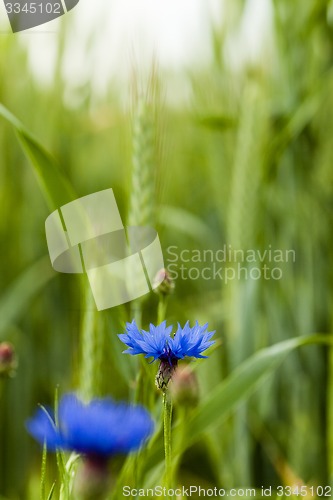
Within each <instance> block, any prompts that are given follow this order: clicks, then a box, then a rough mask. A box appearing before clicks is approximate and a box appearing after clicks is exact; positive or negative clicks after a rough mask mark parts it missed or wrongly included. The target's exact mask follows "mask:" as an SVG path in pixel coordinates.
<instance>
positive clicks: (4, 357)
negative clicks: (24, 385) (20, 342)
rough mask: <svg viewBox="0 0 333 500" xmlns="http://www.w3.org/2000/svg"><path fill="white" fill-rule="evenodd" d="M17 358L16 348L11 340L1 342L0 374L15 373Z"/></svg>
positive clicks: (4, 375)
mask: <svg viewBox="0 0 333 500" xmlns="http://www.w3.org/2000/svg"><path fill="white" fill-rule="evenodd" d="M16 367H17V359H16V355H15V349H14V346H13V345H12V344H10V343H9V342H1V343H0V376H2V377H10V376H13V375H14V373H15V369H16Z"/></svg>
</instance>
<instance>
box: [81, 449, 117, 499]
mask: <svg viewBox="0 0 333 500" xmlns="http://www.w3.org/2000/svg"><path fill="white" fill-rule="evenodd" d="M109 488H110V474H109V468H108V460H107V459H106V458H104V457H100V456H85V457H84V458H83V460H82V462H81V463H80V464H79V467H78V470H77V473H76V477H75V482H74V492H75V498H77V499H78V500H105V498H106V497H107V495H108V493H109Z"/></svg>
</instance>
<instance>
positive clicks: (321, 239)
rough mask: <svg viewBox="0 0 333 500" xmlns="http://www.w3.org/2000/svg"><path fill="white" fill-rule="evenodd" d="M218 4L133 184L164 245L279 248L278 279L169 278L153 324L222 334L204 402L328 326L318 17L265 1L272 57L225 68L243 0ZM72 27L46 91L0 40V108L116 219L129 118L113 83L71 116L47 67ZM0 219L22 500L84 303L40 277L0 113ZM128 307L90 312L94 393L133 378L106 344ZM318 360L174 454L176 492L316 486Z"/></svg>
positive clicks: (267, 386)
mask: <svg viewBox="0 0 333 500" xmlns="http://www.w3.org/2000/svg"><path fill="white" fill-rule="evenodd" d="M225 4H226V9H225V15H224V18H223V20H220V19H214V20H212V24H211V54H212V58H211V61H210V62H209V63H208V62H207V63H206V64H205V65H201V66H200V67H198V68H192V69H191V70H186V71H185V70H184V71H183V72H182V73H179V74H178V75H177V78H178V80H177V81H179V82H180V83H179V84H181V82H182V84H183V85H184V86H185V87H186V88H188V89H190V90H189V91H188V95H187V98H184V99H181V98H179V99H178V101H177V104H175V103H174V102H169V100H168V99H167V98H165V94H166V93H167V85H168V75H167V74H164V72H163V71H159V70H157V74H158V80H159V88H160V98H159V104H158V106H157V107H156V109H155V108H154V109H155V111H154V113H156V114H154V116H153V125H151V126H153V127H155V131H157V135H158V138H159V147H158V154H156V156H155V157H154V162H153V166H152V167H151V173H150V176H149V175H148V177H150V180H151V179H153V180H154V186H153V187H151V186H150V188H151V191H150V193H151V200H148V204H149V203H151V205H150V206H151V207H153V208H151V213H150V215H149V217H151V221H153V222H154V224H155V226H156V227H157V229H158V231H159V234H160V238H161V242H162V246H163V248H164V249H165V250H166V249H167V248H168V246H170V245H176V246H177V247H178V248H179V249H180V250H181V249H199V250H204V249H212V250H218V249H220V248H223V246H224V245H225V244H226V245H229V244H230V245H232V246H233V247H234V248H239V249H244V250H247V249H255V250H257V249H258V250H261V251H263V250H264V249H267V248H268V247H269V245H271V247H272V248H273V249H282V250H284V249H293V250H295V254H296V261H295V262H291V261H290V262H287V263H283V264H281V267H282V270H283V277H282V279H281V280H264V279H260V280H251V279H250V280H244V279H241V280H238V279H235V280H232V281H230V282H229V283H228V284H225V283H223V282H222V281H221V280H218V279H216V280H205V279H202V278H199V279H196V280H190V279H188V280H181V279H178V280H176V290H175V293H174V294H173V295H172V297H170V300H169V307H168V312H167V317H168V320H169V321H171V322H173V323H174V324H175V323H176V322H177V321H179V322H181V323H183V322H185V321H186V320H187V319H190V320H191V321H192V322H193V321H194V320H195V319H198V320H199V321H200V322H204V323H205V322H208V323H209V327H210V329H215V330H216V331H217V337H218V338H220V339H222V345H221V346H220V347H219V348H218V349H216V350H215V352H214V353H213V354H212V355H211V356H210V358H209V360H208V361H207V362H205V363H203V364H202V365H200V367H199V370H198V375H199V380H200V387H201V394H202V396H203V397H204V395H205V394H207V393H208V392H209V391H210V390H211V389H212V388H214V386H216V385H217V384H218V383H219V382H220V381H221V380H222V379H224V378H225V377H226V376H228V374H230V373H231V372H232V371H233V370H234V369H235V368H236V367H237V366H238V365H239V364H240V363H241V362H242V361H244V360H246V359H247V358H248V357H249V356H251V355H252V354H253V353H255V352H256V351H257V350H259V349H260V348H263V347H266V346H269V345H271V344H274V343H277V342H279V341H282V340H285V339H288V338H292V337H297V336H300V335H308V334H311V333H329V332H332V318H333V316H332V307H331V305H332V262H333V261H332V241H333V240H332V238H333V235H332V217H333V168H332V166H333V143H332V138H333V4H332V2H330V1H326V0H306V2H305V1H304V0H293V1H290V0H275V1H273V2H272V9H273V11H272V16H273V23H272V32H271V33H270V35H271V43H272V47H271V50H269V51H268V52H267V56H266V57H265V56H264V55H262V56H261V57H260V58H257V59H254V60H245V61H243V63H242V64H238V65H237V64H236V65H235V64H234V65H233V64H230V60H229V59H230V57H229V59H228V57H227V55H228V54H227V53H226V50H225V47H226V46H228V44H229V46H230V43H232V35H233V34H234V32H235V30H236V29H237V27H238V26H239V25H240V24H241V22H242V16H243V12H244V8H245V7H246V2H242V1H236V0H235V1H234V0H232V1H229V2H225ZM70 29H71V23H70V20H67V19H64V20H63V21H62V25H61V30H60V31H59V36H58V47H57V62H56V70H55V76H54V80H53V83H52V85H50V86H43V85H42V84H41V83H39V82H38V80H36V79H35V78H34V77H33V75H32V73H31V69H30V66H29V64H28V52H27V50H26V47H25V44H24V43H22V38H19V37H17V36H13V35H11V34H7V35H6V34H1V36H0V74H1V80H0V101H1V103H2V104H3V105H4V106H6V107H7V108H8V109H9V110H10V111H11V112H12V113H13V114H14V115H15V116H17V117H18V118H19V119H20V120H21V121H22V122H23V123H24V124H25V126H26V127H27V128H28V130H29V131H30V132H31V133H32V134H33V135H34V136H36V137H37V138H38V140H39V141H40V143H42V144H43V145H44V146H45V147H46V148H47V150H48V151H50V152H51V153H52V154H53V156H54V157H55V158H56V159H57V162H58V164H59V165H60V168H61V170H62V171H63V172H64V174H65V175H66V176H67V178H68V179H70V181H71V183H72V185H73V187H74V189H75V191H76V192H77V194H78V196H84V195H87V194H89V193H93V192H96V191H99V190H102V189H106V188H109V187H112V188H113V189H114V192H115V196H116V199H117V201H118V205H119V208H120V211H121V214H122V217H123V219H124V220H125V221H128V220H129V219H130V217H131V216H130V211H131V209H130V207H131V201H130V197H131V195H132V196H133V193H132V191H131V186H132V168H133V158H132V157H133V140H132V137H133V120H134V118H133V112H132V108H131V106H130V105H124V92H121V91H120V89H119V88H118V87H117V86H115V85H114V84H113V82H111V81H110V86H109V88H108V91H107V94H106V95H105V96H104V97H103V99H93V98H92V90H91V89H90V87H89V85H85V86H84V87H83V88H81V89H79V90H78V91H77V92H78V93H79V94H80V98H79V99H77V100H76V102H75V104H73V105H69V103H68V96H67V98H66V99H65V93H66V92H65V90H66V82H65V81H64V78H63V76H62V71H61V68H62V61H63V59H64V57H65V55H66V47H67V40H68V38H69V36H70ZM96 36H97V35H96ZM23 40H24V39H23ZM92 43H93V42H92ZM272 54H273V56H272ZM229 56H230V54H229ZM234 57H237V55H234ZM236 63H237V61H236ZM137 73H138V74H139V73H140V70H139V69H137ZM135 78H137V79H139V78H140V77H139V76H138V75H137V77H134V79H135ZM130 87H131V86H130V83H129V84H128V95H127V99H125V101H126V100H127V101H128V100H129V99H128V97H130V96H131V90H130ZM65 103H66V104H65ZM134 154H135V150H134ZM136 174H138V172H136ZM133 175H134V174H133ZM139 175H140V174H139ZM145 182H148V181H147V179H146V180H145ZM141 187H142V189H145V186H141ZM148 193H149V191H148ZM153 201H154V205H153ZM142 203H147V200H146V198H145V199H144V201H143V202H142ZM0 207H1V214H2V216H1V219H0V235H1V257H2V258H1V261H0V273H1V274H0V275H1V296H0V340H9V341H11V342H12V343H13V344H14V345H15V348H16V351H17V355H18V359H19V366H18V369H17V373H16V376H15V377H14V378H12V379H3V380H0V383H1V399H0V408H1V411H0V443H1V445H0V495H2V497H3V498H5V499H10V500H14V499H15V500H16V499H26V498H29V499H30V498H31V499H34V500H35V498H37V496H38V493H37V494H36V491H38V484H39V467H40V460H41V453H40V450H39V447H38V446H37V445H36V444H35V443H34V442H33V441H32V439H31V438H30V437H29V436H28V435H27V433H26V431H25V428H24V422H25V420H26V418H27V417H28V416H30V415H31V414H32V412H33V411H34V408H35V407H36V404H37V403H39V402H42V403H48V404H52V401H53V398H54V390H55V387H56V386H59V388H60V392H61V393H63V392H65V391H66V390H70V389H73V388H75V387H76V385H77V383H78V377H79V371H78V366H79V358H80V342H79V338H80V329H81V324H82V316H83V305H82V301H81V292H80V282H79V279H78V277H77V276H74V275H65V274H58V273H56V272H54V271H53V270H52V268H51V266H50V263H49V259H48V256H47V246H46V239H45V232H44V222H45V219H46V217H47V216H48V215H49V213H50V210H49V208H48V207H47V205H46V203H45V201H44V197H43V192H42V190H41V189H40V186H39V185H38V182H36V177H35V175H34V172H33V169H32V168H31V165H30V163H29V161H28V160H27V159H26V157H25V156H24V153H23V151H22V150H21V148H20V145H19V142H18V140H17V137H16V136H15V133H14V129H13V127H11V126H10V124H8V123H7V122H6V121H5V120H3V119H2V118H1V119H0ZM148 213H149V210H148ZM153 219H154V220H153ZM141 222H142V221H141ZM139 223H140V221H139ZM167 256H168V254H167V253H165V258H166V259H167ZM166 263H168V262H166ZM187 265H188V266H191V264H187ZM201 265H202V266H203V267H204V266H205V264H204V263H203V264H200V263H196V264H195V267H199V268H200V266H201ZM228 265H231V266H232V265H233V264H228ZM244 265H248V266H249V265H250V264H244ZM156 307H157V297H156V296H152V297H149V298H147V300H146V302H145V303H144V313H143V324H144V325H146V324H147V323H148V322H150V321H152V322H154V321H155V320H156ZM132 311H133V307H132V309H131V307H130V306H129V305H126V306H124V307H121V308H115V309H112V310H108V311H105V312H103V313H101V316H102V318H103V321H102V324H103V326H102V327H101V328H103V331H104V333H105V336H106V341H105V352H104V360H103V363H104V365H103V367H102V368H101V392H102V393H104V394H105V393H107V394H113V395H114V396H115V397H116V398H119V399H121V398H128V397H129V389H128V378H131V377H132V374H131V373H130V374H129V375H128V377H126V374H124V368H123V366H122V364H121V363H119V362H117V356H119V355H120V353H121V350H122V348H121V346H120V345H118V343H119V341H118V340H117V339H116V333H121V332H122V330H123V325H124V321H127V320H131V315H132ZM331 365H333V363H332V361H331V360H330V353H329V351H328V349H327V348H324V347H316V346H311V347H306V348H303V349H302V350H300V351H297V352H296V353H294V354H291V355H289V357H288V359H287V360H286V361H285V362H284V363H283V365H281V367H280V368H279V369H278V370H277V371H276V373H275V374H274V376H270V377H269V378H267V380H266V381H265V383H264V384H263V385H262V386H261V387H260V389H259V390H258V391H257V392H256V393H255V394H254V395H253V396H251V398H250V400H249V401H247V402H244V403H242V404H241V405H239V407H238V408H237V410H236V411H235V412H233V414H232V415H230V417H229V418H228V419H227V420H226V421H225V422H224V423H223V425H220V426H219V427H218V428H217V429H215V430H214V432H209V433H208V434H207V436H206V437H205V439H203V440H202V442H200V443H199V444H197V445H195V447H194V448H193V449H192V450H191V453H188V454H187V455H185V456H184V458H183V464H182V468H183V472H182V474H183V475H182V477H183V478H184V481H185V482H189V483H190V484H195V483H196V484H201V485H221V486H223V487H225V488H231V487H239V486H254V487H258V488H261V486H263V485H264V486H266V487H268V486H276V485H279V484H290V482H291V483H293V484H294V483H299V484H302V483H303V482H304V483H305V484H313V485H317V484H321V485H325V484H329V482H330V480H331V479H332V477H333V456H332V453H333V428H332V418H333V412H332V411H331V407H332V393H331V391H332V390H333V370H332V367H331ZM54 473H55V472H54ZM36 488H37V490H36Z"/></svg>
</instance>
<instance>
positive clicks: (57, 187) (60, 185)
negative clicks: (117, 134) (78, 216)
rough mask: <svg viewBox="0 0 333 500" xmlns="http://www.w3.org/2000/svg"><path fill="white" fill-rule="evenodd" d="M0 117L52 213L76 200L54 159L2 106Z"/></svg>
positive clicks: (72, 190)
mask: <svg viewBox="0 0 333 500" xmlns="http://www.w3.org/2000/svg"><path fill="white" fill-rule="evenodd" d="M0 116H2V117H3V118H4V119H5V120H7V122H9V123H10V124H11V125H12V126H13V127H14V129H15V131H16V134H17V136H18V138H19V141H20V143H21V146H22V149H23V151H24V153H25V154H26V156H27V157H28V159H29V160H30V162H31V164H32V166H33V168H34V172H35V174H36V176H37V180H38V182H39V185H40V187H41V190H42V193H43V195H44V197H45V199H46V202H47V204H48V206H49V208H50V209H51V210H52V211H53V210H55V209H57V208H59V207H61V206H62V205H64V204H66V203H69V202H70V201H73V200H75V199H76V198H77V196H76V194H75V191H74V189H73V187H72V186H71V184H70V183H69V181H68V180H67V179H66V177H65V176H64V175H63V173H62V172H61V171H60V170H59V167H58V165H57V164H56V161H55V160H54V158H53V157H52V156H51V155H50V153H48V151H46V149H45V148H44V147H43V146H42V145H41V144H40V143H39V142H38V141H37V139H35V138H34V137H33V136H32V135H31V134H30V132H28V130H27V129H26V128H25V127H24V125H23V124H22V123H21V122H20V121H19V120H18V119H17V118H16V117H15V116H14V115H13V114H12V113H11V112H10V111H8V109H7V108H5V107H4V106H3V105H2V104H0Z"/></svg>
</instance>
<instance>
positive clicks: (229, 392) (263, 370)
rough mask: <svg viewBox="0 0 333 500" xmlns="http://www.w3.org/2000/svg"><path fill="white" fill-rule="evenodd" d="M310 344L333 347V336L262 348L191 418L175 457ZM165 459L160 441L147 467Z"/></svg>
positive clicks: (287, 342) (210, 394)
mask: <svg viewBox="0 0 333 500" xmlns="http://www.w3.org/2000/svg"><path fill="white" fill-rule="evenodd" d="M309 344H333V336H332V335H311V336H302V337H297V338H293V339H290V340H286V341H284V342H280V343H278V344H275V345H273V346H271V347H267V348H266V349H262V350H261V351H259V352H257V353H256V354H254V355H253V356H251V357H250V358H249V359H248V360H246V361H245V362H244V363H242V365H240V366H239V368H238V369H236V370H235V371H234V372H233V373H232V374H231V375H230V376H229V377H227V378H226V379H225V380H223V381H222V382H221V383H220V384H218V385H217V387H215V389H213V390H212V391H211V392H210V393H209V394H208V395H207V397H206V399H204V400H203V402H202V403H201V405H200V406H199V407H198V409H197V410H195V411H194V412H193V414H192V415H191V417H189V418H188V420H187V422H186V438H185V439H183V440H182V443H183V444H182V446H181V447H180V446H179V447H178V449H175V450H174V454H175V455H177V454H178V453H182V452H184V451H185V449H186V448H188V447H189V446H190V445H192V444H193V443H195V442H196V441H198V440H199V439H200V437H201V436H202V434H203V433H204V432H206V431H207V430H209V429H211V428H213V427H214V426H217V425H219V424H221V423H222V422H223V420H224V419H225V418H226V417H227V416H228V415H229V414H230V412H231V411H232V410H233V409H235V407H236V406H237V405H238V404H239V403H240V402H241V401H244V400H246V399H247V398H248V397H249V396H250V394H251V393H252V392H253V391H254V390H255V389H256V388H257V387H258V385H259V384H260V383H261V382H263V381H264V380H265V379H267V377H268V376H269V375H271V374H272V373H273V372H274V371H275V370H276V368H277V367H278V366H279V365H280V364H281V363H282V361H283V360H284V359H285V358H286V356H287V355H288V354H289V353H290V352H292V351H293V350H295V349H297V348H298V347H302V346H305V345H309ZM178 431H179V424H177V425H176V426H175V427H174V429H173V433H175V434H177V432H178ZM162 456H163V444H162V442H161V440H160V441H158V442H156V441H155V442H154V444H153V445H152V446H151V448H150V450H149V455H148V460H147V467H148V468H152V467H154V466H155V465H156V464H157V463H158V461H159V460H161V458H162Z"/></svg>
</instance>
